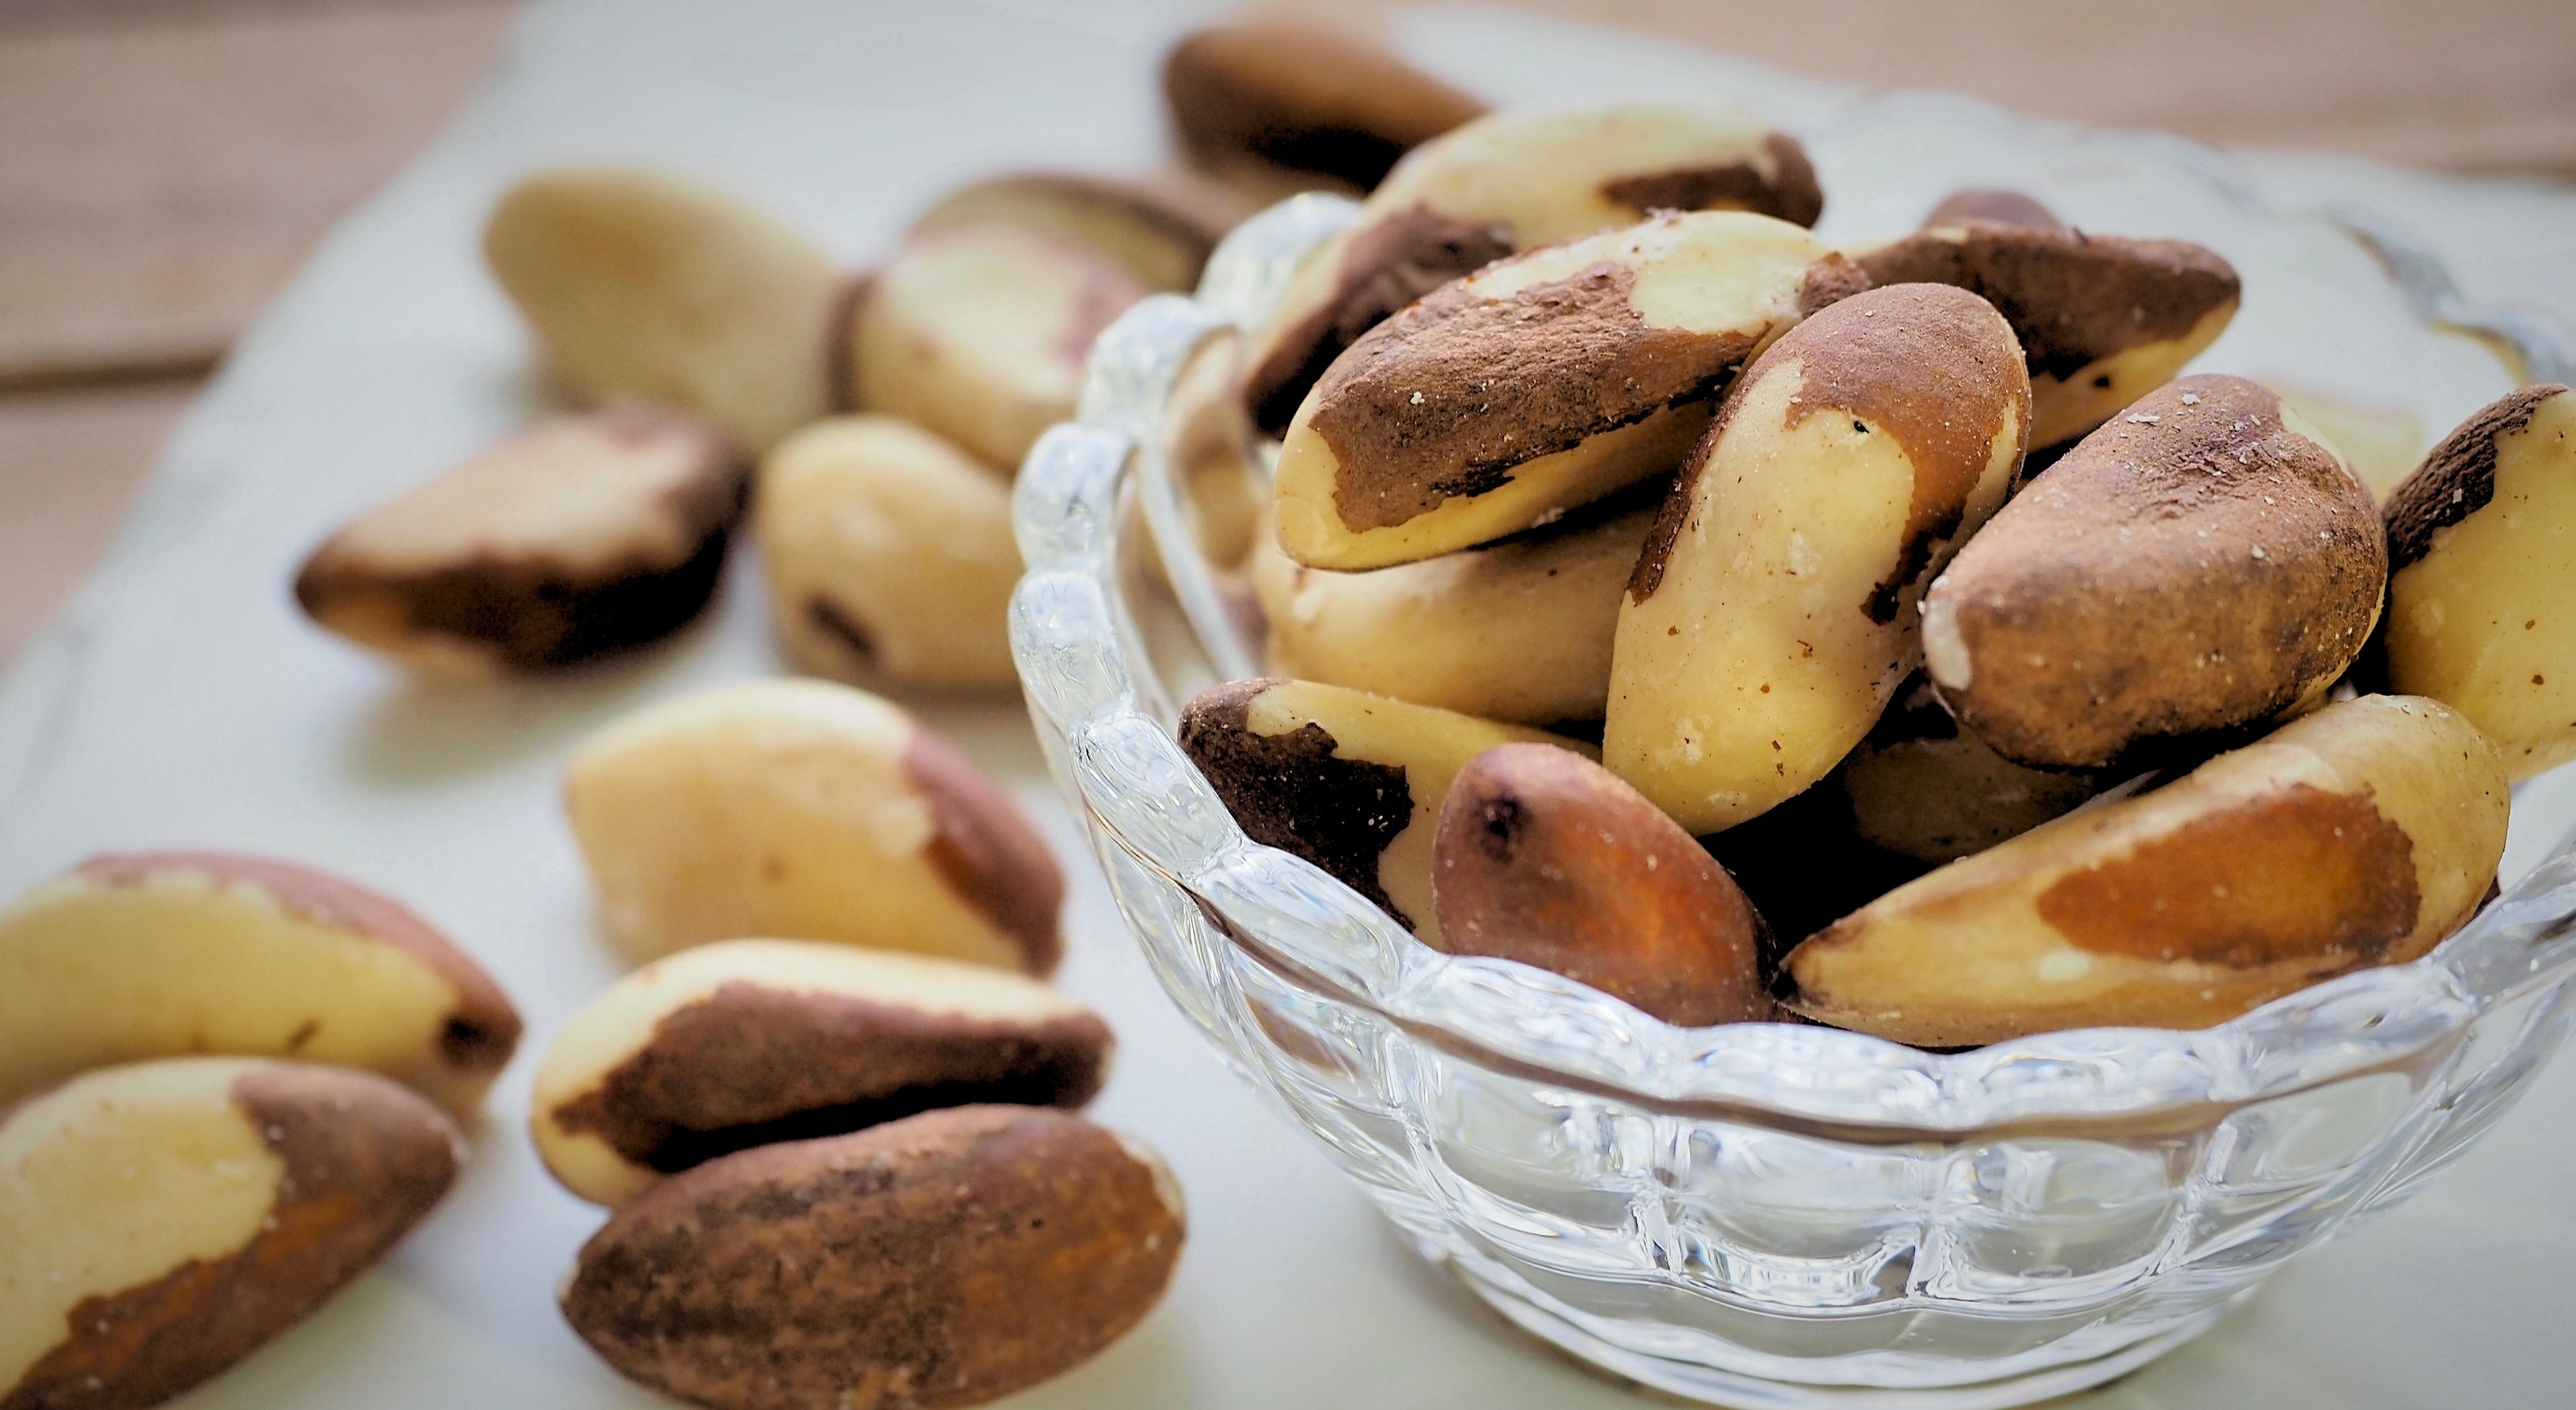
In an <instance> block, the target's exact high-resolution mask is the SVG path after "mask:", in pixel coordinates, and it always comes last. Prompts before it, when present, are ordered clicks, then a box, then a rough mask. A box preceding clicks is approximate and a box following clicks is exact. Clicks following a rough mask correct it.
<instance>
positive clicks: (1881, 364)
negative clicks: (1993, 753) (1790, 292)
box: [1601, 284, 2030, 833]
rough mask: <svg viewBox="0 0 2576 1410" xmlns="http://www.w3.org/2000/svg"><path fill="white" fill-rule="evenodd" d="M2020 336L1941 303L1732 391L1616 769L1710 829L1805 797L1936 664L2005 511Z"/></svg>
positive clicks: (1630, 607) (1663, 545) (1660, 583)
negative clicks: (1932, 590) (1923, 656)
mask: <svg viewBox="0 0 2576 1410" xmlns="http://www.w3.org/2000/svg"><path fill="white" fill-rule="evenodd" d="M2029 426H2030V384H2029V379H2028V378H2027V376H2026V375H2025V374H2024V373H2023V370H2022V359H2021V349H2020V346H2019V345H2018V344H2017V343H2015V342H2014V341H2013V334H2012V330H2011V329H2010V328H2009V327H2007V326H2006V325H2005V323H2004V320H2003V319H2002V318H2001V317H1999V316H1998V315H1997V314H1996V313H1995V311H1994V309H1993V308H1992V307H1991V306H1989V305H1988V304H1987V303H1986V302H1985V301H1984V300H1982V299H1980V298H1978V297H1976V296H1975V295H1973V294H1969V293H1965V292H1963V291H1961V290H1957V289H1952V288H1947V287H1945V286H1942V285H1937V284H1908V285H1899V286H1896V287H1893V288H1886V289H1874V290H1871V291H1870V292H1868V293H1864V294H1859V295H1856V296H1854V297H1852V298H1849V299H1845V300H1843V301H1841V302H1839V303H1836V304H1834V305H1832V306H1831V307H1829V308H1826V309H1824V310H1823V311H1821V312H1819V313H1817V314H1815V315H1814V316H1813V317H1811V318H1809V319H1808V320H1807V321H1805V322H1804V323H1801V324H1799V325H1797V326H1796V327H1795V328H1793V329H1791V330H1790V331H1789V332H1788V334H1787V335H1786V336H1784V337H1782V338H1781V339H1780V340H1779V341H1778V342H1776V343H1774V344H1772V345H1771V347H1770V349H1769V350H1768V351H1767V352H1765V353H1763V354H1762V356H1761V357H1760V358H1759V359H1758V360H1757V361H1755V362H1754V364H1753V365H1752V366H1751V367H1749V368H1747V369H1746V370H1745V373H1744V375H1743V376H1742V377H1741V378H1740V379H1738V380H1737V381H1736V383H1735V385H1734V386H1733V387H1732V388H1730V389H1729V390H1728V392H1727V395H1726V400H1725V402H1724V404H1723V405H1722V406H1721V408H1720V409H1719V412H1718V425H1717V426H1716V428H1715V429H1714V430H1713V431H1712V432H1711V433H1710V435H1709V436H1708V438H1707V439H1706V440H1705V441H1703V442H1702V443H1701V445H1700V447H1699V449H1698V450H1697V451H1696V452H1694V453H1693V455H1692V457H1691V459H1690V462H1689V464H1688V465H1686V466H1685V467H1684V468H1683V471H1682V475H1681V478H1680V480H1679V481H1678V482H1677V483H1676V484H1675V485H1674V487H1673V491H1672V494H1671V495H1670V496H1669V497H1668V498H1666V500H1665V501H1664V507H1663V511H1662V513H1661V516H1660V517H1659V518H1658V519H1657V521H1656V524H1655V528H1654V531H1653V533H1652V534H1651V535H1650V536H1649V538H1648V540H1647V543H1646V547H1645V551H1644V553H1643V555H1642V556H1640V557H1639V559H1638V560H1637V568H1636V572H1635V574H1634V576H1633V577H1631V578H1630V580H1629V584H1628V592H1627V597H1626V600H1625V601H1624V602H1623V603H1622V604H1621V606H1620V609H1619V627H1618V637H1617V643H1616V646H1615V647H1614V649H1613V653H1612V656H1611V667H1610V696H1609V714H1608V716H1607V721H1606V723H1605V725H1604V727H1603V731H1602V751H1601V752H1602V758H1603V759H1604V761H1606V762H1607V763H1608V764H1609V765H1610V767H1611V769H1612V770H1613V771H1615V772H1617V773H1618V774H1619V776H1620V777H1622V778H1625V779H1626V780H1628V782H1630V783H1632V784H1634V785H1636V787H1637V788H1638V789H1639V790H1640V791H1642V792H1643V793H1644V794H1645V795H1646V796H1647V797H1649V798H1652V799H1654V800H1655V802H1656V804H1657V805H1658V806H1660V807H1662V808H1663V809H1664V811H1666V812H1667V813H1670V814H1672V816H1673V817H1674V818H1675V819H1676V820H1677V821H1679V822H1680V823H1681V824H1682V826H1684V827H1686V828H1689V829H1690V830H1691V831H1692V832H1695V833H1700V832H1717V831H1720V830H1722V829H1724V828H1726V827H1729V826H1732V825H1734V824H1736V823H1739V822H1742V821H1744V820H1746V819H1748V818H1752V817H1755V816H1758V815H1760V814H1761V813H1763V812H1765V811H1767V810H1769V809H1770V808H1772V807H1774V806H1776V805H1777V804H1779V803H1780V802H1781V801H1782V800H1784V799H1787V798H1789V797H1791V796H1793V795H1795V794H1797V793H1800V792H1802V791H1804V790H1805V789H1806V788H1807V787H1808V786H1809V785H1811V784H1813V783H1814V782H1815V781H1816V780H1817V779H1820V778H1822V777H1824V775H1825V773H1826V772H1827V771H1828V770H1830V769H1831V768H1833V766H1834V765H1835V764H1836V763H1838V762H1840V761H1841V759H1842V758H1843V756H1844V755H1846V754H1848V753H1850V752H1851V749H1852V746H1854V745H1855V744H1858V743H1859V742H1860V740H1861V738H1862V737H1863V736H1864V735H1866V734H1868V733H1869V729H1870V726H1871V725H1872V724H1873V723H1874V722H1875V721H1876V720H1877V719H1878V716H1879V713H1880V712H1881V711H1882V710H1883V709H1885V708H1886V705H1887V702H1888V699H1889V697H1890V696H1891V695H1892V694H1893V693H1894V691H1895V689H1896V686H1897V683H1898V682H1899V681H1901V680H1902V679H1903V678H1904V677H1905V674H1906V673H1907V672H1908V671H1910V670H1912V669H1913V667H1914V665H1915V664H1916V656H1917V651H1918V647H1917V644H1916V632H1915V626H1914V606H1915V602H1916V600H1917V596H1918V594H1919V593H1920V592H1921V591H1922V584H1923V582H1924V581H1925V580H1926V579H1927V578H1928V577H1929V576H1930V575H1931V574H1933V573H1935V572H1937V571H1939V570H1940V568H1941V566H1942V564H1943V563H1944V562H1946V561H1947V560H1948V559H1949V557H1950V555H1951V554H1952V553H1953V552H1955V551H1957V549H1958V546H1959V544H1961V543H1962V542H1970V541H1971V540H1969V538H1968V536H1969V535H1971V534H1974V533H1976V532H1977V530H1978V527H1979V526H1980V525H1981V524H1983V523H1984V522H1985V521H1986V519H1987V517H1988V516H1989V515H1992V514H1993V513H1994V512H1995V510H1996V508H1997V507H1998V506H1999V505H2001V504H2002V503H2003V499H2004V495H2005V492H2006V490H2007V489H2008V488H2009V486H2010V484H2011V481H2012V477H2013V474H2014V472H2015V471H2016V470H2018V469H2019V467H2020V464H2021V453H2022V448H2023V441H2024V437H2025V436H2026V435H2027V434H2028V432H2029Z"/></svg>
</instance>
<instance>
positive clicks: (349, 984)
mask: <svg viewBox="0 0 2576 1410" xmlns="http://www.w3.org/2000/svg"><path fill="white" fill-rule="evenodd" d="M519 1035H520V1020H519V1013H518V1010H517V1009H515V1008H513V1007H512V1006H511V1004H510V1000H509V997H508V996H507V995H505V994H504V993H503V992H502V991H501V988H500V986H499V985H498V984H496V983H494V982H493V979H492V976H491V975H490V974H488V973H486V972H485V971H484V969H483V967H482V966H481V965H479V964H477V963H475V961H474V959H473V957H472V956H470V955H468V954H466V953H465V951H463V950H462V949H460V948H458V947H457V945H456V943H455V942H454V941H452V940H450V939H449V938H448V937H447V936H446V935H444V934H442V933H440V932H439V931H438V930H437V929H436V928H435V927H433V926H431V925H430V924H429V923H428V922H427V921H424V920H422V919H421V918H420V917H419V916H417V915H415V914H413V913H412V912H411V910H410V909H408V908H407V907H405V906H403V905H402V904H401V903H400V902H397V901H395V900H393V899H392V898H390V897H387V896H384V895H380V894H378V893H377V892H374V891H370V890H368V889H367V888H365V887H362V886H359V885H357V884H356V883H354V882H351V881H348V880H345V879H343V878H340V877H337V876H332V875H330V874H328V873H325V872H321V871H316V870H314V869H312V868H310V867H304V866H298V865H296V864H294V863H292V862H284V861H279V860H276V859H274V858H270V857H258V856H250V855H246V854H241V853H227V852H145V853H137V854H127V855H116V856H102V857H93V858H91V859H89V860H88V861H86V862H83V863H81V864H80V865H79V866H78V867H76V868H74V869H73V870H72V871H71V872H70V873H68V874H67V875H64V876H62V877H58V878H56V879H55V880H53V881H51V882H48V883H46V884H44V885H42V886H39V887H37V888H36V889H35V890H33V891H31V892H29V893H28V894H27V895H26V896H25V897H23V898H21V899H20V900H19V901H18V902H17V903H16V904H15V905H13V906H11V907H9V908H8V909H7V910H6V911H0V1104H5V1103H7V1102H9V1101H10V1100H12V1099H14V1098H17V1097H20V1096H23V1095H25V1094H26V1093H28V1092H30V1091H34V1090H37V1089H39V1088H42V1087H45V1086H48V1085H51V1084H53V1083H56V1082H60V1081H62V1080H64V1079H65V1078H68V1077H70V1076H72V1075H73V1074H74V1073H77V1072H79V1071H82V1070H84V1069H87V1068H96V1067H104V1066H108V1065H110V1064H115V1063H128V1062H136V1061H140V1060H143V1059H147V1058H161V1057H178V1056H187V1055H196V1054H223V1055H227V1056H237V1057H294V1058H301V1059H304V1060H306V1061H311V1062H320V1063H329V1064H333V1065H337V1066H345V1067H357V1068H365V1069H368V1070H371V1071H375V1072H378V1073H381V1074H383V1075H385V1076H387V1077H391V1078H393V1079H394V1080H396V1081H398V1082H402V1083H405V1084H407V1085H409V1086H411V1087H413V1088H415V1089H417V1090H419V1091H421V1092H423V1093H425V1094H427V1095H428V1096H429V1097H430V1098H431V1099H432V1100H434V1101H437V1102H439V1103H440V1104H442V1105H444V1106H446V1107H447V1108H448V1109H450V1110H452V1111H456V1112H459V1113H464V1112H470V1111H472V1110H473V1109H474V1108H475V1106H476V1105H477V1104H478V1103H479V1102H480V1101H481V1100H482V1097H483V1093H484V1091H485V1089H487V1088H488V1087H490V1085H491V1083H492V1080H493V1078H495V1077H497V1076H498V1075H499V1074H500V1071H501V1069H502V1068H503V1067H504V1066H506V1065H508V1063H509V1061H510V1055H511V1053H512V1052H513V1051H515V1050H516V1048H517V1046H518V1042H519Z"/></svg>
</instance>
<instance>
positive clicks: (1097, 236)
mask: <svg viewBox="0 0 2576 1410" xmlns="http://www.w3.org/2000/svg"><path fill="white" fill-rule="evenodd" d="M1252 210H1253V207H1252V204H1251V202H1249V201H1247V200H1245V199H1244V198H1243V197H1241V196H1239V195H1237V194H1236V193H1234V192H1232V191H1229V190H1227V189H1225V188H1224V187H1221V186H1217V185H1214V184H1213V183H1210V182H1207V181H1203V180H1199V179H1196V178H1194V177H1190V176H1187V175H1183V174H1179V173H1172V174H1158V175H1154V176H1145V177H1124V176H1102V175H1096V174H1093V173H1089V172H1072V171H1019V172H1011V173H1008V174H1006V175H1002V176H993V177H987V178H985V179H983V180H981V181H972V182H968V183H967V184H966V185H964V186H960V187H958V188H956V189H955V190H953V191H950V192H948V193H947V194H946V195H943V196H941V197H940V198H939V199H937V200H935V201H933V202H931V203H930V205H929V206H928V207H926V208H924V209H923V211H922V212H921V214H919V215H917V216H915V217H913V221H912V233H913V234H914V235H925V234H930V233H933V232H936V231H942V230H953V229H956V228H958V227H961V226H969V225H1011V226H1018V227H1020V228H1022V229H1025V230H1029V231H1033V232H1035V233H1037V234H1040V235H1045V236H1051V237H1053V238H1055V239H1058V240H1063V241H1066V242H1068V243H1070V244H1074V245H1078V246H1081V247H1082V248H1085V249H1088V250H1091V251H1093V252H1095V253H1098V254H1100V255H1103V256H1106V257H1107V258H1109V259H1111V260H1114V261H1116V262H1117V263H1118V264H1120V265H1123V266H1125V267H1126V269H1127V272H1128V273H1129V274H1132V275H1134V276H1135V277H1136V280H1137V282H1138V283H1140V284H1142V285H1144V287H1146V288H1148V289H1154V290H1159V291H1163V292H1167V293H1186V292H1188V291H1189V290H1190V289H1192V288H1195V287H1196V286H1197V284H1198V282H1199V271H1200V270H1201V269H1202V268H1203V267H1205V266H1206V264H1207V259H1208V256H1209V255H1210V254H1212V253H1214V252H1215V250H1216V244H1217V241H1219V240H1221V239H1224V238H1225V233H1226V232H1227V231H1229V230H1232V229H1233V228H1234V227H1235V226H1237V225H1239V224H1241V223H1242V221H1243V219H1244V217H1246V216H1248V215H1250V214H1252Z"/></svg>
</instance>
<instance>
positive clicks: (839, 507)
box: [752, 415, 1020, 690]
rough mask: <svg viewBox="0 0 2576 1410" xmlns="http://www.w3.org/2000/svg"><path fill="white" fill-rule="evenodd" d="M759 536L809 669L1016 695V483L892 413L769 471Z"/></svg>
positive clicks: (855, 419)
mask: <svg viewBox="0 0 2576 1410" xmlns="http://www.w3.org/2000/svg"><path fill="white" fill-rule="evenodd" d="M752 525H753V531H754V532H755V533H756V534H757V535H758V536H759V539H760V545H761V550H762V563H763V565H764V567H765V568H766V569H767V571H768V579H769V600H770V609H771V617H772V620H773V622H774V623H775V626H776V628H777V632H778V639H779V642H780V644H781V645H782V646H783V647H784V648H785V649H786V652H787V658H788V660H789V661H791V662H793V663H794V664H795V665H796V667H797V668H798V669H799V670H802V671H806V672H809V673H811V674H814V675H819V676H829V677H833V678H835V679H839V680H845V681H850V682H853V683H856V684H897V685H914V686H926V687H931V688H935V689H952V690H989V689H993V688H997V687H1000V688H1008V687H1012V686H1016V685H1017V683H1018V680H1019V678H1018V677H1017V676H1016V675H1014V674H1013V673H1012V671H1011V643H1010V635H1009V621H1008V617H1009V610H1010V601H1011V589H1012V588H1013V587H1014V586H1016V585H1017V584H1018V582H1019V579H1020V550H1019V545H1018V544H1017V543H1016V542H1015V541H1014V540H1013V539H1012V537H1011V488H1010V480H1009V476H1008V473H1007V472H1006V471H1004V470H1002V469H999V468H997V467H994V466H990V465H987V464H985V463H983V462H982V461H979V460H977V459H976V458H975V457H973V456H971V455H969V454H967V453H966V452H965V451H964V450H961V449H959V448H958V447H957V445H956V444H954V443H953V442H951V441H949V440H947V439H945V438H944V437H941V436H939V435H938V434H936V433H935V432H931V431H925V430H923V429H921V428H920V427H918V426H915V425H913V424H912V423H910V422H908V421H903V420H900V419H898V418H896V417H892V416H880V415H859V416H834V417H828V418H826V419H824V420H821V421H817V422H815V423H813V424H812V425H809V426H806V427H805V428H803V429H802V430H799V431H797V432H796V433H795V434H794V435H791V436H789V437H788V438H787V439H786V440H784V441H781V442H779V443H778V445H777V446H776V447H775V448H773V449H772V450H771V451H770V452H769V454H768V455H767V456H765V457H763V459H762V460H761V465H760V478H759V484H758V489H757V491H756V493H755V494H754V496H753V501H752Z"/></svg>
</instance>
